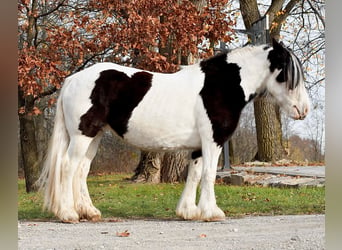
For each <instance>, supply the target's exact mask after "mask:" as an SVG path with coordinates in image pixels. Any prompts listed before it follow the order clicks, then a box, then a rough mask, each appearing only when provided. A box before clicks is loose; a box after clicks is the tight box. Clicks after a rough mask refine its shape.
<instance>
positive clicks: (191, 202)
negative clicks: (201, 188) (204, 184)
mask: <svg viewBox="0 0 342 250" xmlns="http://www.w3.org/2000/svg"><path fill="white" fill-rule="evenodd" d="M202 164H203V159H202V157H197V158H195V159H192V160H191V161H190V164H189V169H188V177H187V179H186V183H185V187H184V189H183V193H182V196H181V198H180V199H179V202H178V205H177V208H176V214H177V216H179V217H181V218H183V219H186V220H196V219H198V217H199V215H200V210H199V209H198V208H197V206H196V191H197V186H198V183H199V181H200V179H201V174H202Z"/></svg>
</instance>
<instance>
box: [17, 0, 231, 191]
mask: <svg viewBox="0 0 342 250" xmlns="http://www.w3.org/2000/svg"><path fill="white" fill-rule="evenodd" d="M202 2H203V1H195V0H194V1H189V0H183V1H179V0H172V1H171V2H169V3H168V4H165V2H164V1H161V0H151V1H147V0H132V1H107V0H106V1H105V0H98V1H95V0H88V1H86V0H59V1H51V0H31V1H29V0H20V1H19V3H18V16H19V17H18V24H19V25H18V28H19V67H18V78H19V81H18V83H19V85H18V106H19V112H18V113H19V123H20V144H21V151H22V162H23V165H24V171H25V176H26V188H27V191H33V190H34V185H33V184H34V183H35V181H36V179H37V177H38V173H39V161H40V159H39V154H38V147H37V140H36V132H37V130H39V129H42V126H37V124H35V122H34V120H35V118H36V116H38V115H40V114H41V113H42V112H43V111H42V108H40V109H39V108H38V106H39V105H38V103H40V102H43V101H44V102H45V100H46V103H40V104H41V106H43V107H48V106H49V105H53V102H54V101H55V96H56V95H54V96H53V97H54V98H47V99H45V98H43V97H45V96H50V95H51V94H55V93H56V92H57V93H58V89H59V88H60V87H61V84H62V82H63V79H64V78H65V77H66V76H68V75H70V74H72V73H75V72H77V71H79V70H81V69H83V68H84V67H86V66H88V65H91V64H93V63H95V62H99V61H111V62H116V63H120V64H123V65H127V66H134V67H138V68H141V69H145V70H153V71H159V72H174V71H176V70H178V65H179V64H180V61H181V60H180V59H181V58H182V56H183V58H184V56H188V55H190V54H192V55H193V56H195V57H201V56H208V55H212V54H213V49H212V47H202V48H201V49H200V50H199V49H198V47H197V45H198V44H203V43H204V41H207V40H209V41H210V42H212V43H213V42H214V41H218V39H221V40H223V41H225V42H228V41H229V39H230V36H229V35H227V32H228V31H232V30H231V26H232V21H230V20H229V19H228V18H226V20H225V22H222V19H221V18H218V17H217V15H224V10H223V9H224V6H225V4H226V2H227V1H223V0H220V1H219V0H216V1H205V2H206V5H205V6H203V9H202V11H198V10H197V9H196V5H195V4H194V3H197V4H198V6H202ZM170 44H171V45H172V46H169V45H170ZM166 47H168V48H169V49H168V50H164V52H163V54H161V53H160V52H161V51H163V48H166Z"/></svg>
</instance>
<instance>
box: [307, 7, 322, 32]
mask: <svg viewBox="0 0 342 250" xmlns="http://www.w3.org/2000/svg"><path fill="white" fill-rule="evenodd" d="M308 3H309V5H310V7H311V9H312V10H313V12H314V13H315V14H316V15H317V16H318V18H319V20H321V22H322V24H323V27H324V28H325V21H324V18H323V16H322V15H321V14H320V13H319V12H318V10H317V9H316V8H315V7H314V6H313V5H312V3H311V1H308Z"/></svg>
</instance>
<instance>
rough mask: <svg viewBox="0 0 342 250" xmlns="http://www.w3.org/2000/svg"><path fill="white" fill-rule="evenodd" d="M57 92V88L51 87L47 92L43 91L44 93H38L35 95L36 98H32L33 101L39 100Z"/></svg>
mask: <svg viewBox="0 0 342 250" xmlns="http://www.w3.org/2000/svg"><path fill="white" fill-rule="evenodd" d="M56 91H57V87H56V86H53V87H51V88H49V89H47V90H45V91H44V92H42V93H39V94H38V95H37V97H35V98H34V100H37V99H39V98H42V97H45V96H48V95H52V94H53V93H55V92H56Z"/></svg>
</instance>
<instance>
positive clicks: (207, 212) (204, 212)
mask: <svg viewBox="0 0 342 250" xmlns="http://www.w3.org/2000/svg"><path fill="white" fill-rule="evenodd" d="M225 218H226V215H225V214H224V212H223V211H222V210H221V209H220V208H219V207H217V206H216V207H214V208H212V209H201V214H200V220H202V221H208V222H209V221H213V222H214V221H222V220H225Z"/></svg>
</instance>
